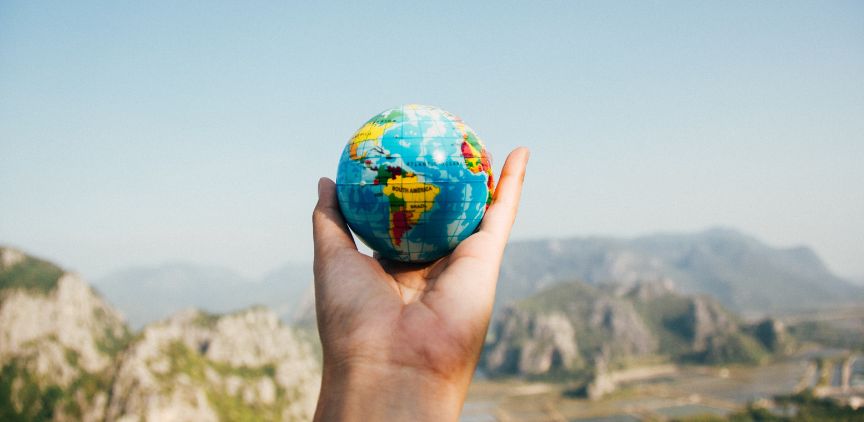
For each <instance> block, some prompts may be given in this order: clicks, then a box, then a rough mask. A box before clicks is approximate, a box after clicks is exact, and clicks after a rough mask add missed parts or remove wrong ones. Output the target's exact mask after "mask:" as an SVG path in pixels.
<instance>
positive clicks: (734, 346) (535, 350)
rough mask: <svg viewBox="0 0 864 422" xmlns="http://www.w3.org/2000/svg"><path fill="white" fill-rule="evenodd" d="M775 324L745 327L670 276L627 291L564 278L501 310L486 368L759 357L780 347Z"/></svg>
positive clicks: (534, 370) (530, 370)
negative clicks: (680, 290) (679, 288)
mask: <svg viewBox="0 0 864 422" xmlns="http://www.w3.org/2000/svg"><path fill="white" fill-rule="evenodd" d="M772 328H776V327H774V326H773V325H771V326H770V327H765V326H762V325H759V326H756V327H755V328H754V327H744V326H743V325H741V324H740V323H739V322H738V319H737V318H736V317H735V316H734V315H733V314H731V313H729V312H728V311H726V310H725V309H723V307H721V306H720V305H719V304H718V303H717V302H715V301H713V300H711V299H708V298H705V297H700V296H683V295H679V294H677V293H675V292H673V291H672V290H671V285H670V284H669V283H668V281H664V282H650V283H642V282H635V283H634V284H633V286H632V287H629V288H622V287H621V286H620V285H608V286H605V288H598V287H593V286H590V285H587V284H584V283H579V282H572V283H562V284H557V285H554V286H552V287H550V288H548V289H546V290H544V291H541V292H540V293H538V294H536V295H534V296H531V297H529V298H527V299H524V300H522V301H519V302H516V303H515V304H514V305H512V306H510V307H508V308H506V309H505V310H503V311H502V312H501V314H500V315H499V316H498V317H497V318H496V319H495V320H494V322H493V330H492V333H491V335H490V339H489V344H487V349H486V353H485V355H484V359H483V367H484V368H485V369H486V370H487V371H488V372H489V373H490V374H492V375H496V374H522V375H538V374H547V373H554V372H560V371H563V372H578V371H580V370H586V371H587V372H597V370H598V368H601V369H602V370H605V368H606V367H607V365H608V366H616V367H621V366H622V365H623V366H626V365H628V364H631V363H633V362H638V361H640V360H641V359H642V358H647V357H666V358H668V359H671V360H676V361H690V362H701V363H724V362H756V361H758V360H760V359H762V358H763V357H764V356H765V355H766V354H767V353H768V352H769V351H774V350H776V349H777V348H778V346H774V345H773V343H771V342H773V341H774V339H776V338H780V337H781V336H782V334H781V333H779V332H777V331H776V330H772ZM756 332H758V333H764V334H761V335H760V336H755V335H753V334H752V333H756ZM655 360H656V359H655ZM588 370H592V371H588ZM601 372H602V371H601Z"/></svg>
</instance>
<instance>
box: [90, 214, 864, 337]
mask: <svg viewBox="0 0 864 422" xmlns="http://www.w3.org/2000/svg"><path fill="white" fill-rule="evenodd" d="M311 267H312V266H311V264H309V263H296V264H290V265H286V266H284V267H282V268H280V269H278V270H276V271H273V272H271V273H269V274H267V275H266V276H264V277H262V278H261V279H259V280H249V279H246V278H244V277H242V276H240V275H239V274H237V273H236V272H234V271H232V270H230V269H227V268H220V267H214V266H202V265H195V264H189V263H172V264H166V265H162V266H152V267H138V268H130V269H127V270H122V271H118V272H115V273H113V274H111V275H108V276H106V277H103V278H102V279H100V280H97V281H96V283H95V286H96V289H97V290H99V291H100V292H101V293H102V294H103V295H104V296H105V297H106V298H107V299H108V300H109V301H110V302H111V303H113V304H114V305H115V306H116V307H117V308H118V309H119V310H120V311H121V312H122V313H124V314H125V315H126V317H127V318H128V320H129V322H130V324H131V325H132V327H134V328H138V327H141V326H142V325H143V324H145V323H148V322H152V321H156V320H159V319H161V318H165V317H167V316H168V315H170V314H172V313H174V312H176V311H178V310H181V309H184V308H189V307H197V308H201V309H205V310H207V311H210V312H228V311H232V310H236V309H241V308H244V307H248V306H251V305H266V306H267V307H269V308H271V309H273V310H274V311H276V312H277V314H278V315H279V316H280V318H281V319H282V320H283V321H286V322H295V321H297V320H298V319H302V320H306V321H309V320H314V306H313V293H312V268H311ZM572 280H580V281H583V282H586V283H588V284H592V285H601V284H606V283H616V284H623V285H625V286H629V285H632V284H634V283H637V282H645V281H662V282H671V283H672V284H674V286H675V289H676V290H677V291H680V292H682V293H684V294H707V295H710V296H712V297H714V298H716V299H717V300H718V301H719V302H720V303H721V304H722V305H723V306H726V307H728V308H729V309H731V310H733V311H736V312H742V313H743V314H744V315H747V316H762V315H766V314H774V313H779V312H794V311H800V310H811V309H819V308H824V307H829V306H834V305H837V304H841V303H845V302H854V301H861V300H864V287H862V286H859V285H855V284H853V283H851V282H850V281H847V280H844V279H842V278H840V277H837V276H835V275H834V274H832V273H831V272H830V271H829V270H828V269H827V268H826V267H825V265H824V264H823V263H822V261H821V259H819V257H818V256H817V255H816V254H815V253H814V252H813V251H812V250H810V249H809V248H806V247H795V248H788V249H778V248H773V247H771V246H768V245H766V244H764V243H762V242H760V241H759V240H757V239H755V238H753V237H751V236H748V235H745V234H742V233H740V232H737V231H735V230H731V229H711V230H706V231H703V232H698V233H689V234H657V235H651V236H645V237H637V238H633V239H622V238H610V237H574V238H563V239H543V240H531V241H517V242H512V243H511V244H510V245H509V246H508V247H507V251H506V253H505V257H504V262H503V264H502V267H501V276H500V282H499V283H498V290H497V300H496V313H497V312H498V311H500V310H501V309H503V307H504V306H505V305H507V304H508V303H513V302H514V301H516V300H519V299H522V298H525V297H528V296H531V295H533V294H534V293H537V292H539V291H540V290H542V289H544V288H546V287H549V286H551V285H554V284H556V283H559V282H565V281H572Z"/></svg>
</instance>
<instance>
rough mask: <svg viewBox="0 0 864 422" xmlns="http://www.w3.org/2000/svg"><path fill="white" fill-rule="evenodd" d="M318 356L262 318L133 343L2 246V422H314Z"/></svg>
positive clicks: (143, 334) (82, 299)
mask: <svg viewBox="0 0 864 422" xmlns="http://www.w3.org/2000/svg"><path fill="white" fill-rule="evenodd" d="M145 302H147V303H149V301H145ZM317 355H318V352H317V346H316V343H315V342H314V339H312V338H310V337H309V335H308V334H307V333H305V332H300V331H297V330H294V329H292V328H289V327H286V326H284V325H283V324H282V323H281V322H280V321H279V319H278V317H277V315H276V314H275V313H273V312H271V311H269V310H266V309H264V308H251V309H246V310H241V311H237V312H234V313H231V314H227V315H217V314H208V313H204V312H201V311H197V310H187V311H184V312H180V313H177V314H174V315H173V316H171V317H169V318H167V319H164V320H162V321H159V322H156V323H152V324H149V325H147V326H145V327H144V328H143V330H141V331H140V332H139V333H138V334H137V335H134V336H133V335H132V333H131V332H130V330H129V329H128V328H127V326H126V325H125V323H124V321H123V319H122V317H121V316H120V314H119V313H118V312H117V311H116V310H115V309H114V308H113V307H111V306H110V305H108V304H107V303H106V302H105V301H104V300H103V299H102V298H101V297H100V296H99V295H98V294H97V293H96V292H95V291H94V290H93V289H92V288H91V287H90V286H89V285H87V283H85V282H84V281H82V280H81V279H80V278H79V277H77V276H76V275H74V274H71V273H67V272H65V271H64V270H62V269H61V268H59V267H57V266H56V265H53V264H51V263H49V262H46V261H43V260H39V259H37V258H33V257H30V256H27V255H25V254H23V253H21V252H20V251H17V250H14V249H11V248H3V247H0V420H2V421H40V420H55V421H129V420H140V421H185V420H196V421H216V420H286V421H305V420H310V419H311V415H312V412H313V411H314V405H315V401H316V397H317V394H318V382H319V380H320V363H319V358H318V356H317Z"/></svg>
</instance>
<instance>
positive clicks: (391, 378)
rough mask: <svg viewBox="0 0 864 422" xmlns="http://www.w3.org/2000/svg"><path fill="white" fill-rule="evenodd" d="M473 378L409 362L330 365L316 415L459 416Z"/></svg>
mask: <svg viewBox="0 0 864 422" xmlns="http://www.w3.org/2000/svg"><path fill="white" fill-rule="evenodd" d="M469 382H470V377H469V378H468V379H467V380H462V379H459V380H445V379H442V378H441V377H438V376H435V375H434V374H430V373H428V372H425V371H421V370H417V369H415V368H409V367H399V366H373V365H362V366H358V365H354V366H352V367H351V368H344V367H343V368H326V367H325V369H324V377H323V379H322V385H321V396H320V397H319V399H318V408H317V410H316V411H315V420H316V421H319V422H320V421H327V422H329V421H360V422H375V421H403V420H410V421H456V420H458V418H459V413H460V412H461V410H462V403H463V401H464V399H465V394H466V391H467V387H468V383H469Z"/></svg>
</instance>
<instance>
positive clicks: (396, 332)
mask: <svg viewBox="0 0 864 422" xmlns="http://www.w3.org/2000/svg"><path fill="white" fill-rule="evenodd" d="M528 155H529V154H528V149H527V148H517V149H516V150H514V151H513V152H511V153H510V155H509V156H508V157H507V160H506V161H505V163H504V167H503V169H502V171H501V176H500V178H499V181H498V185H497V186H496V188H495V193H494V195H493V201H492V205H491V206H490V207H489V209H488V210H487V211H486V215H485V216H484V218H483V221H482V222H481V224H480V228H479V230H478V231H477V232H476V233H474V234H472V235H471V236H470V237H468V238H467V239H465V240H464V241H463V242H462V243H460V244H459V246H457V247H456V249H454V250H453V252H452V253H451V254H450V255H447V256H445V257H443V258H441V259H439V260H437V261H435V262H431V263H425V264H405V263H397V262H393V261H389V260H384V259H378V258H377V257H376V258H373V257H370V256H368V255H364V254H362V253H360V252H358V251H357V246H356V245H355V244H354V240H353V238H352V237H351V234H350V232H349V231H348V227H347V226H346V224H345V221H344V220H343V218H342V214H341V212H340V211H339V204H338V202H337V199H336V186H335V184H334V183H333V181H332V180H330V179H327V178H322V179H321V180H320V181H319V182H318V204H317V205H316V207H315V211H314V212H313V216H312V222H313V232H314V233H313V234H314V240H315V264H314V272H315V308H316V312H317V316H318V331H319V334H320V336H321V344H322V346H323V349H324V371H323V379H322V386H321V396H320V397H319V401H318V409H317V411H316V414H315V419H316V420H319V421H330V420H363V421H364V422H368V421H379V420H400V421H401V420H412V421H423V420H435V421H446V420H457V419H458V416H459V413H460V411H461V409H462V403H463V401H464V400H465V394H466V393H467V389H468V384H469V383H470V382H471V377H472V375H473V372H474V369H475V367H476V366H477V361H478V359H479V357H480V352H481V350H482V348H483V340H484V338H485V336H486V330H487V327H488V325H489V318H490V315H491V313H492V305H493V302H494V299H495V285H496V283H497V280H498V269H499V267H500V265H501V258H502V256H503V253H504V247H505V245H506V243H507V238H508V237H509V235H510V228H511V227H512V225H513V222H514V220H515V218H516V211H517V208H518V205H519V197H520V194H521V191H522V181H523V180H524V177H525V167H526V165H527V162H528Z"/></svg>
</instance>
